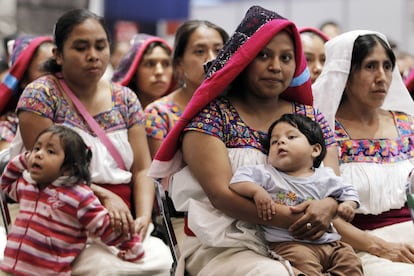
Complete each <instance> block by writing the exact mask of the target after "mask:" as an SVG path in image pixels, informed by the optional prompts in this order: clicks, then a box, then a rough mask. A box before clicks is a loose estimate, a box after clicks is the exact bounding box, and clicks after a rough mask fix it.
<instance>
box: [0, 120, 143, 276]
mask: <svg viewBox="0 0 414 276" xmlns="http://www.w3.org/2000/svg"><path fill="white" fill-rule="evenodd" d="M91 157H92V152H91V151H90V149H89V148H88V147H87V146H86V145H85V143H84V142H83V140H82V138H81V137H80V136H79V135H78V134H77V133H76V132H75V131H74V130H72V129H70V128H67V127H64V126H58V125H55V126H52V127H50V128H48V129H46V130H44V131H43V132H41V133H40V134H39V136H38V137H37V139H36V142H35V144H34V146H33V149H32V150H31V151H29V152H25V153H22V154H20V155H18V156H16V157H15V158H13V159H12V160H11V161H10V162H9V164H8V165H7V167H6V169H5V171H4V172H3V175H2V176H1V178H0V185H1V188H2V190H3V191H4V192H5V193H6V194H7V195H8V196H10V197H11V198H12V199H14V200H15V201H17V202H19V203H20V206H19V208H20V210H19V213H18V215H17V217H16V220H15V222H14V224H13V226H12V228H11V230H10V233H9V234H8V236H7V245H6V249H5V252H4V260H3V262H2V263H1V266H0V269H1V270H3V271H6V272H9V273H12V274H14V275H70V274H71V263H72V262H73V261H74V260H75V258H76V257H77V256H78V255H79V253H80V252H81V250H82V249H83V248H84V247H85V246H86V244H87V240H88V238H89V237H91V238H92V237H93V238H96V237H100V239H101V240H102V242H104V243H106V244H108V245H114V246H116V247H117V248H118V249H119V252H118V256H119V257H120V258H122V259H124V260H127V261H132V262H134V261H137V260H139V259H141V258H142V257H143V255H144V249H143V246H142V243H141V242H140V237H139V236H138V235H136V234H132V233H131V234H129V235H128V236H124V235H123V234H122V232H121V231H119V232H117V231H115V230H114V229H113V228H112V227H111V223H110V218H109V215H108V212H107V210H106V209H105V207H104V206H103V205H102V204H101V203H100V201H99V199H98V198H97V197H96V196H95V195H94V193H93V192H92V190H91V189H90V187H89V185H90V172H89V163H90V160H91Z"/></svg>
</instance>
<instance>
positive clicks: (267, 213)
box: [253, 190, 276, 220]
mask: <svg viewBox="0 0 414 276" xmlns="http://www.w3.org/2000/svg"><path fill="white" fill-rule="evenodd" d="M253 199H254V202H255V203H256V209H257V214H258V216H259V218H261V219H263V220H271V219H272V216H273V215H275V214H276V204H275V203H274V202H273V199H272V197H271V196H270V195H269V193H268V192H266V191H265V190H258V191H257V192H256V193H255V194H254V196H253Z"/></svg>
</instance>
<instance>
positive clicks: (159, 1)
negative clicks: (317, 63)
mask: <svg viewBox="0 0 414 276" xmlns="http://www.w3.org/2000/svg"><path fill="white" fill-rule="evenodd" d="M252 5H260V6H262V7H264V8H267V9H271V10H274V11H276V12H278V13H279V14H281V15H282V16H284V17H286V18H288V19H290V20H293V21H294V22H295V23H296V24H297V25H298V26H299V27H303V26H312V27H319V26H320V25H321V24H322V23H324V22H325V21H335V22H337V23H338V24H339V26H340V28H341V31H348V30H353V29H371V30H376V31H380V32H382V33H384V34H386V35H387V37H388V38H389V39H390V40H391V41H392V42H394V43H395V45H396V47H397V48H398V49H399V50H402V51H406V52H409V53H412V52H414V0H393V1H389V0H255V1H252V0H148V1H147V0H71V1H62V0H0V39H2V40H3V39H4V38H5V37H6V38H7V36H9V35H13V34H16V33H19V34H52V32H53V25H54V23H55V21H56V20H57V18H58V17H59V16H60V15H61V14H62V13H63V12H64V11H66V10H69V9H73V8H89V9H90V10H92V11H94V12H96V13H98V14H100V15H102V16H104V17H105V20H106V24H107V26H108V28H109V29H110V32H111V35H112V40H114V41H120V40H129V38H130V37H131V36H132V35H133V34H134V33H136V32H145V33H149V34H154V35H158V36H161V37H164V38H165V39H167V40H169V41H170V42H172V40H173V36H174V33H175V30H176V28H177V27H178V26H179V25H180V24H181V23H182V22H183V21H184V20H186V19H206V20H209V21H211V22H213V23H215V24H218V25H220V26H222V27H223V28H224V29H225V30H226V31H227V32H228V33H229V34H232V33H233V31H234V29H235V28H236V27H237V24H238V23H239V22H240V20H241V19H242V17H243V16H244V14H245V12H246V11H247V9H248V8H249V7H250V6H252ZM0 51H3V49H1V50H0ZM0 54H2V53H1V52H0Z"/></svg>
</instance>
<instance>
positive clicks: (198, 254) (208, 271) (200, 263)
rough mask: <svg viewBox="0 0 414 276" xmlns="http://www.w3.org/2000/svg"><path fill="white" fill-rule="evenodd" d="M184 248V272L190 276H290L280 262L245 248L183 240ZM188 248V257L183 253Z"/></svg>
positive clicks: (188, 238)
mask: <svg viewBox="0 0 414 276" xmlns="http://www.w3.org/2000/svg"><path fill="white" fill-rule="evenodd" d="M183 248H184V250H183V252H181V253H182V254H183V255H185V256H183V255H182V256H183V257H184V258H185V259H184V261H185V270H186V272H188V273H189V274H190V275H199V276H202V275H261V276H262V275H264V276H265V275H281V276H283V275H286V276H288V275H289V273H288V271H287V269H286V268H285V267H284V265H283V264H282V263H281V262H279V261H276V260H273V259H271V258H270V257H269V256H263V255H260V254H258V253H256V252H254V251H252V250H249V249H247V248H245V247H231V248H220V247H206V246H203V245H202V244H201V243H200V242H199V241H198V239H197V238H195V237H186V239H185V241H184V244H183ZM189 248H191V249H190V250H191V251H192V252H191V253H188V252H186V249H189ZM181 261H183V260H181ZM183 264H184V263H181V265H183ZM179 267H180V264H179ZM178 271H180V268H177V272H178Z"/></svg>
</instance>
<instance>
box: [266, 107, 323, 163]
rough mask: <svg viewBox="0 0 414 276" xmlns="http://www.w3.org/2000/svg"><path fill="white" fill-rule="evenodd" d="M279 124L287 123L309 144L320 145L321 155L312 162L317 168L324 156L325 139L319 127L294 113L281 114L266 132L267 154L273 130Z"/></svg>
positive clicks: (310, 120)
mask: <svg viewBox="0 0 414 276" xmlns="http://www.w3.org/2000/svg"><path fill="white" fill-rule="evenodd" d="M281 122H285V123H288V124H290V125H291V126H293V127H295V128H297V129H298V130H299V131H300V132H301V133H302V134H303V135H305V136H306V139H308V142H309V144H311V145H315V144H319V145H321V148H322V150H321V154H319V156H318V157H316V158H315V160H313V167H314V168H318V167H319V166H320V165H321V163H322V160H323V159H324V158H325V155H326V145H325V138H324V136H323V132H322V129H321V126H320V125H319V124H318V123H317V122H315V121H314V120H312V119H311V118H309V117H306V116H304V115H300V114H294V113H292V114H290V113H289V114H283V115H282V116H281V117H280V118H279V119H277V120H276V121H274V122H273V123H272V125H271V126H270V127H269V130H268V132H267V140H266V144H265V147H266V149H267V152H269V149H270V138H271V136H272V132H273V129H274V128H275V126H276V125H277V124H278V123H281Z"/></svg>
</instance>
